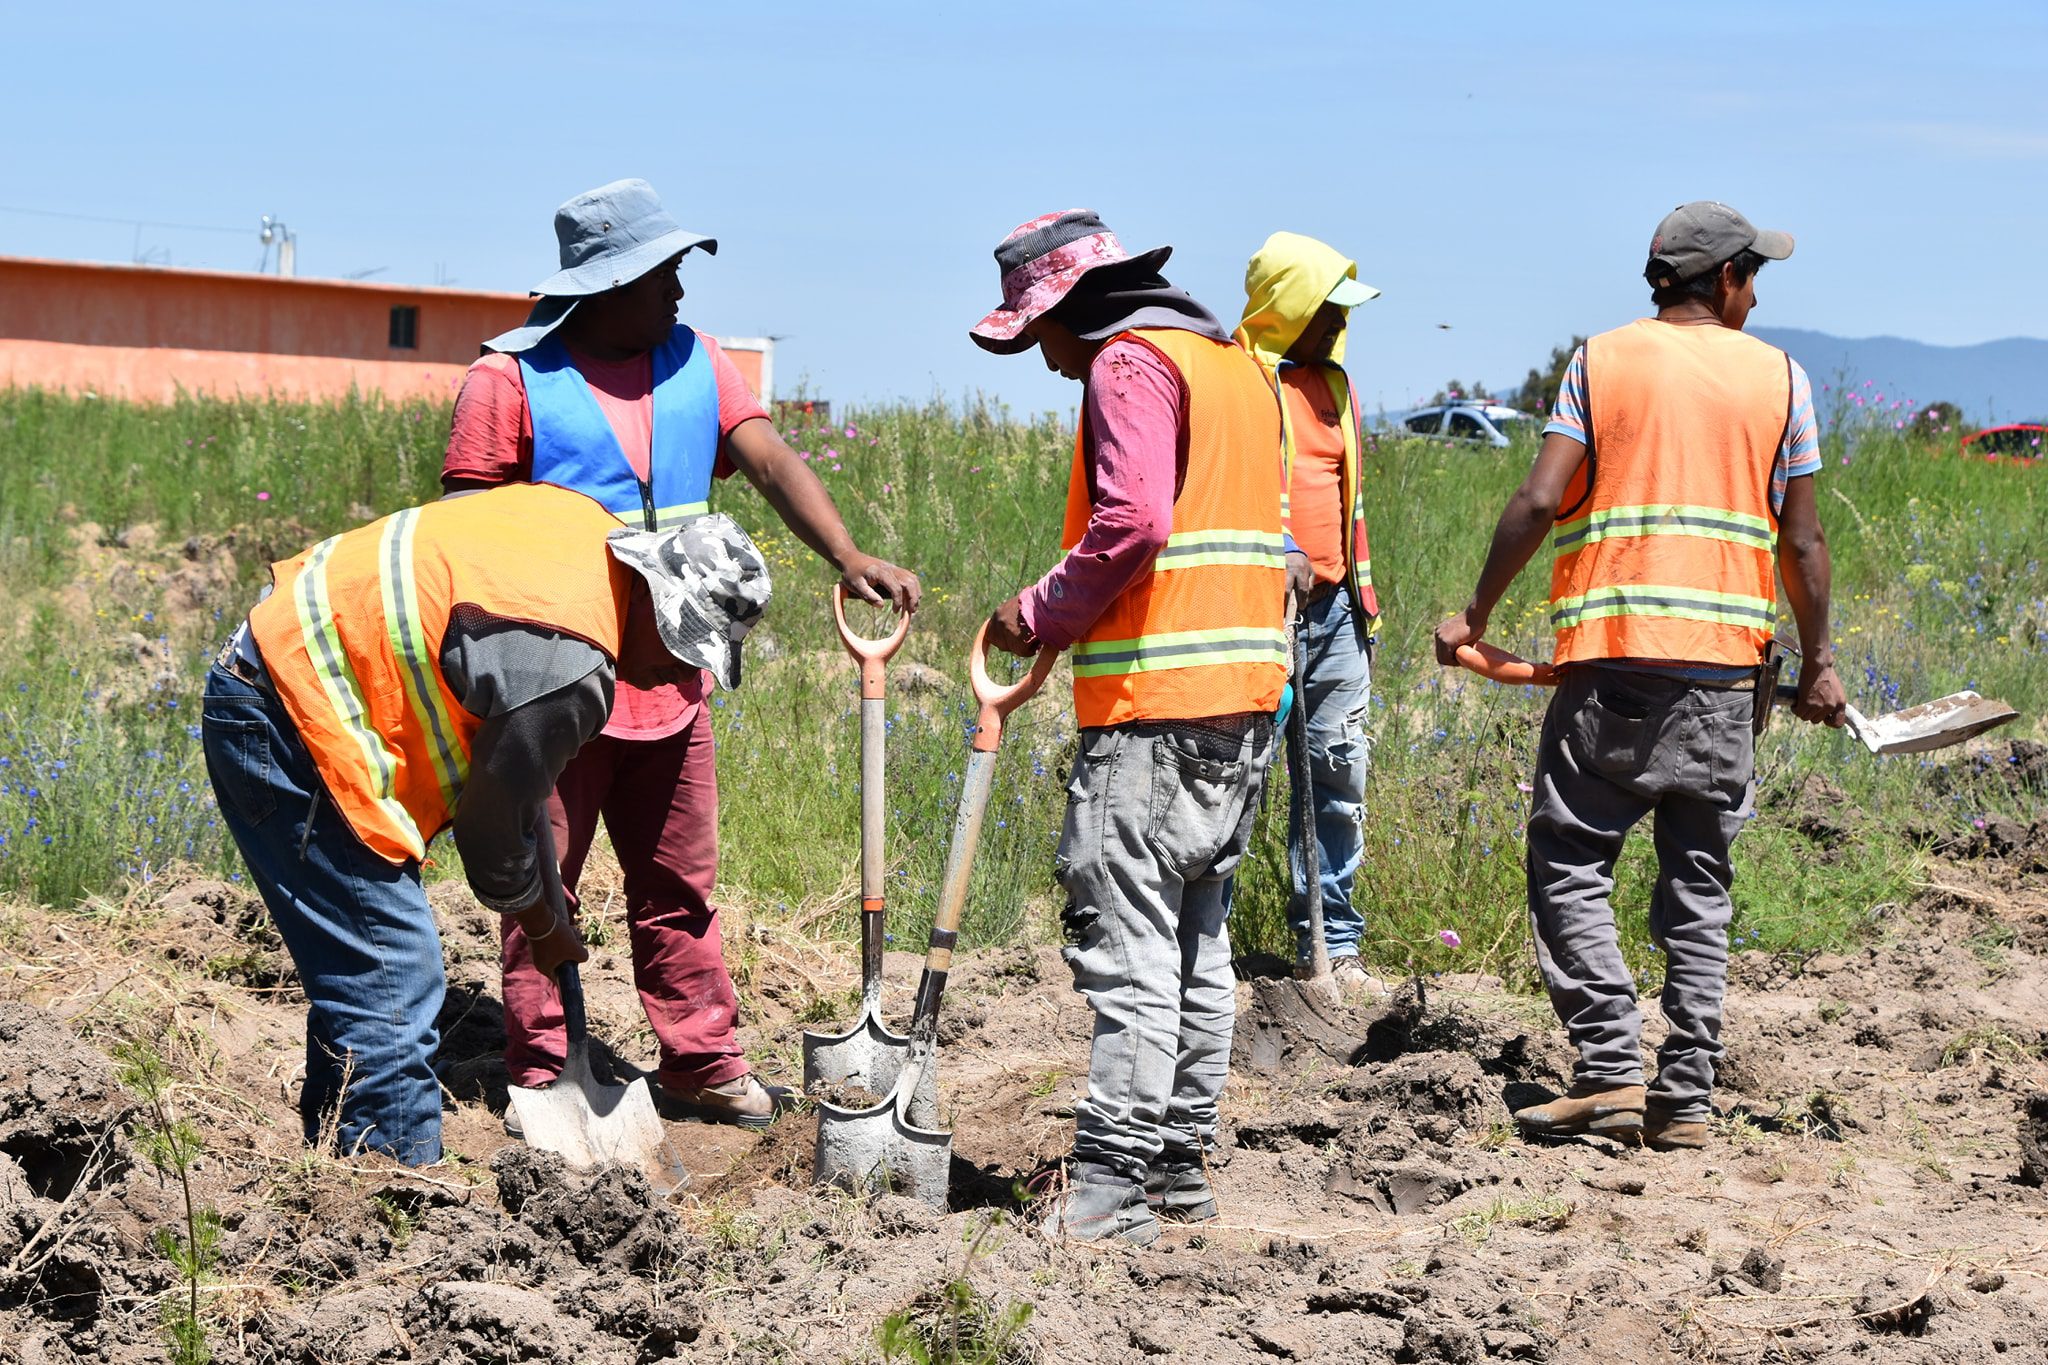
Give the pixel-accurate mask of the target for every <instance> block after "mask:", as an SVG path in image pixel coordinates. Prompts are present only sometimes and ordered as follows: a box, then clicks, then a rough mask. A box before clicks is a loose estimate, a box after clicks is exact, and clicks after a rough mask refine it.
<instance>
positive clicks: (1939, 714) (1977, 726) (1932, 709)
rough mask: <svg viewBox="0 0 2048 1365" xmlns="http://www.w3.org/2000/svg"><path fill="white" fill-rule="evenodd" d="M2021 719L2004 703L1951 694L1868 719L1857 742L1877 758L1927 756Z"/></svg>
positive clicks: (1969, 695)
mask: <svg viewBox="0 0 2048 1365" xmlns="http://www.w3.org/2000/svg"><path fill="white" fill-rule="evenodd" d="M2018 715H2019V712H2017V711H2015V710H2013V708H2012V707H2010V706H2008V705H2006V704H2005V703H2004V702H2002V701H1993V700H1991V699H1990V698H1988V697H1980V696H1978V695H1977V694H1976V693H1975V692H1951V693H1950V694H1949V695H1948V696H1946V697H1937V698H1935V699H1934V700H1933V701H1929V702H1922V703H1921V704H1920V705H1918V706H1909V707H1907V708H1906V709H1905V710H1903V711H1893V712H1892V713H1891V714H1889V715H1884V716H1867V717H1864V718H1863V724H1862V726H1861V727H1860V728H1859V730H1858V732H1857V738H1859V739H1861V740H1862V741H1863V743H1864V744H1865V746H1867V747H1868V748H1869V749H1870V751H1871V752H1872V753H1874V754H1923V753H1926V752H1928V751H1929V750H1931V749H1946V748H1948V747H1949V746H1950V745H1953V744H1961V743H1962V742H1963V741H1964V740H1966V739H1971V738H1974V737H1975V736H1977V735H1981V734H1983V733H1984V732H1985V731H1986V730H1991V729H1995V728H1997V727H1998V726H2001V725H2003V724H2005V723H2006V722H2007V721H2009V720H2012V719H2014V718H2015V717H2017V716H2018Z"/></svg>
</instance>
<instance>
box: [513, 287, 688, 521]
mask: <svg viewBox="0 0 2048 1365" xmlns="http://www.w3.org/2000/svg"><path fill="white" fill-rule="evenodd" d="M650 364H651V366H652V376H653V382H654V394H653V401H654V409H653V443H652V449H651V450H650V451H649V452H648V478H649V483H648V486H645V487H643V486H642V484H641V482H640V476H639V475H638V474H636V473H634V471H633V466H632V463H631V462H630V461H629V460H627V459H626V452H625V450H624V449H623V448H622V447H621V446H620V445H619V438H618V433H616V432H615V431H613V430H612V424H611V421H610V419H608V418H607V417H606V416H605V414H604V409H602V408H601V407H599V406H598V403H597V399H596V398H595V397H593V396H592V394H591V392H590V384H589V381H588V380H586V379H585V378H584V377H583V375H582V373H581V372H580V371H578V370H577V368H576V365H575V362H574V361H573V360H572V359H571V358H570V356H569V352H568V349H567V348H566V347H565V346H564V345H563V344H562V342H561V340H560V338H559V337H549V338H547V339H546V340H545V341H543V342H541V343H540V344H539V345H538V346H535V347H534V348H533V349H532V350H530V351H527V352H524V353H523V354H521V355H520V357H519V375H520V378H521V380H522V381H523V382H524V383H525V385H526V406H527V411H528V412H529V413H530V414H531V415H532V418H533V481H534V482H535V483H552V484H557V485H560V486H561V487H563V488H573V489H575V490H577V491H578V492H580V493H588V494H589V495H590V496H591V497H593V498H596V499H597V500H598V502H600V503H602V504H603V505H604V507H605V510H607V511H609V512H611V513H612V514H613V515H614V516H616V517H618V519H619V520H620V521H623V522H625V523H626V524H627V525H628V526H632V527H635V528H636V529H646V530H656V531H661V530H667V529H668V528H669V527H671V526H677V525H680V524H682V523H683V522H685V521H688V520H690V519H691V518H693V517H700V516H703V515H704V513H706V512H707V511H709V510H710V494H711V476H712V471H713V469H714V468H715V467H716V465H717V461H718V438H719V424H718V376H717V373H716V371H715V369H714V367H713V365H712V362H711V353H710V351H709V350H707V349H706V348H705V347H704V345H703V344H702V343H701V342H699V341H698V339H697V334H696V333H695V332H693V331H691V330H690V329H689V328H688V327H685V326H682V325H680V324H678V325H677V327H676V328H675V330H674V331H673V332H671V333H670V334H669V338H668V340H667V341H665V342H663V343H662V344H661V345H660V346H657V347H656V348H655V349H654V351H653V352H652V354H651V358H650Z"/></svg>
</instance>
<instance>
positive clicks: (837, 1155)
mask: <svg viewBox="0 0 2048 1365" xmlns="http://www.w3.org/2000/svg"><path fill="white" fill-rule="evenodd" d="M987 649H988V625H987V623H986V622H984V623H983V624H982V628H981V629H980V630H979V631H977V632H976V633H975V636H974V650H973V652H972V653H971V654H970V655H969V656H968V673H969V676H970V677H971V678H972V680H973V684H974V699H975V700H976V701H978V702H979V703H981V713H980V715H979V716H978V717H977V723H976V729H975V734H974V739H973V741H972V748H971V750H970V752H969V753H968V756H967V780H966V781H964V782H962V783H961V784H960V811H959V814H958V815H956V816H955V817H954V820H953V842H952V845H951V846H950V847H949V848H948V849H947V850H946V875H945V879H944V881H943V882H942V883H941V884H940V887H939V908H938V913H937V915H935V916H934V917H933V919H932V934H931V946H930V948H929V950H928V951H927V952H926V953H925V959H924V975H923V977H922V978H920V979H919V981H918V983H917V1008H916V1012H915V1013H914V1014H913V1015H912V1017H911V1021H910V1046H909V1049H908V1053H907V1055H906V1056H905V1057H904V1059H903V1064H902V1067H901V1069H900V1070H899V1071H898V1072H897V1074H896V1082H895V1085H894V1086H893V1087H892V1088H891V1090H890V1092H889V1094H888V1095H887V1096H885V1097H884V1098H883V1099H882V1100H881V1102H880V1103H877V1104H874V1105H870V1106H869V1107H867V1108H865V1109H847V1108H842V1107H840V1106H839V1105H836V1104H833V1103H831V1102H829V1101H820V1102H819V1104H818V1154H817V1164H816V1166H815V1168H814V1169H815V1172H816V1176H817V1180H818V1183H820V1184H833V1185H839V1186H842V1187H844V1188H847V1189H853V1190H860V1189H866V1188H872V1187H880V1188H883V1189H890V1190H895V1191H898V1192H900V1193H903V1194H907V1195H909V1196H911V1197H912V1198H915V1199H919V1200H922V1201H923V1202H924V1203H926V1204H929V1205H931V1206H932V1207H933V1208H935V1209H944V1208H945V1207H946V1189H947V1185H948V1183H949V1178H950V1176H951V1174H952V1165H953V1135H952V1133H951V1132H949V1131H947V1130H945V1129H942V1128H940V1127H939V1126H938V1122H939V1116H938V1104H937V1082H936V1075H937V1071H936V1068H937V1061H938V1057H937V1054H938V1044H939V997H940V995H941V994H943V993H944V991H945V989H946V974H947V972H949V971H951V970H952V966H953V945H954V944H955V943H956V942H958V941H959V938H960V911H961V908H962V907H963V906H965V905H966V903H967V883H968V879H969V878H970V876H972V874H973V872H974V850H975V846H976V845H977V844H978V843H979V842H980V841H981V818H982V815H983V814H984V813H985V812H986V811H987V809H988V796H989V787H990V785H991V783H992V782H993V781H994V778H995V769H996V747H997V746H998V745H999V744H1001V743H1002V738H1003V720H1004V718H1005V717H1007V716H1008V715H1009V714H1010V713H1011V712H1012V711H1015V710H1016V709H1017V708H1018V707H1020V706H1022V705H1023V704H1024V703H1025V702H1027V701H1029V700H1030V699H1031V696H1032V694H1033V693H1035V692H1037V691H1038V689H1039V687H1040V686H1041V685H1042V684H1043V683H1044V682H1045V676H1046V674H1048V673H1050V672H1051V671H1052V666H1053V662H1054V660H1055V659H1057V658H1058V657H1059V656H1058V655H1057V654H1056V653H1054V651H1052V650H1049V649H1046V650H1040V651H1039V654H1038V657H1037V658H1036V659H1035V660H1033V661H1032V664H1031V671H1030V672H1029V673H1027V674H1026V675H1025V676H1024V677H1023V678H1022V679H1021V680H1020V681H1018V682H1016V683H1013V684H1011V685H1010V686H1008V687H1002V686H998V685H997V684H996V682H995V681H994V680H993V679H991V678H990V677H989V675H988V667H987V663H988V660H987V652H986V651H987Z"/></svg>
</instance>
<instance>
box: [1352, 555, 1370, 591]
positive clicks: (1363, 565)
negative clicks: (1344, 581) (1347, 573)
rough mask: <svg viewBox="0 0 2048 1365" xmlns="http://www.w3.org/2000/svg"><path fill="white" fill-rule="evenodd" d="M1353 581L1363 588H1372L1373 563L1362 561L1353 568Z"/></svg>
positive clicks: (1368, 560) (1366, 560)
mask: <svg viewBox="0 0 2048 1365" xmlns="http://www.w3.org/2000/svg"><path fill="white" fill-rule="evenodd" d="M1351 581H1352V582H1354V583H1356V584H1357V585H1358V586H1359V587H1361V588H1369V587H1371V586H1372V561H1371V560H1370V559H1361V560H1359V561H1358V562H1357V563H1356V564H1354V565H1352V566H1351Z"/></svg>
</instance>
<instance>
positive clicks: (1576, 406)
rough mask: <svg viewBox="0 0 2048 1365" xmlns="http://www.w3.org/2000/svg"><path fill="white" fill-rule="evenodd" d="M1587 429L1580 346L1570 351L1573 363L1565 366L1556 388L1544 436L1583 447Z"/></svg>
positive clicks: (1584, 360) (1584, 386) (1582, 352)
mask: <svg viewBox="0 0 2048 1365" xmlns="http://www.w3.org/2000/svg"><path fill="white" fill-rule="evenodd" d="M1586 426H1587V421H1586V348H1585V347H1584V346H1581V347H1579V349H1577V350H1576V351H1573V352H1572V363H1571V364H1569V365H1567V366H1565V367H1564V382H1563V383H1561V384H1559V385H1558V386H1557V406H1556V407H1554V408H1552V409H1551V411H1550V422H1549V423H1548V425H1546V426H1545V427H1544V428H1543V434H1544V435H1545V436H1549V435H1551V434H1552V433H1555V434H1557V435H1559V436H1569V437H1571V438H1572V439H1573V440H1574V441H1577V442H1578V443H1579V444H1580V445H1585V444H1586Z"/></svg>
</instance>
